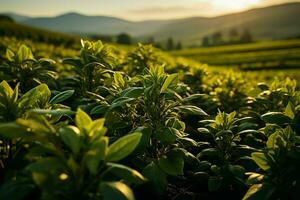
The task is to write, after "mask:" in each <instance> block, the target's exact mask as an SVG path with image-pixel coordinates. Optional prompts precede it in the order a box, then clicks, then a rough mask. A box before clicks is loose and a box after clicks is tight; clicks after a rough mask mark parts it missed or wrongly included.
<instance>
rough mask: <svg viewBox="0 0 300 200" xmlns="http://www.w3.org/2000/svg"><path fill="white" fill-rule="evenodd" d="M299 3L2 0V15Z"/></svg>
mask: <svg viewBox="0 0 300 200" xmlns="http://www.w3.org/2000/svg"><path fill="white" fill-rule="evenodd" d="M294 1H298V2H300V0H0V12H15V13H19V14H25V15H30V16H53V15H58V14H62V13H65V12H79V13H83V14H88V15H111V16H118V17H122V18H126V19H131V20H144V19H166V18H180V17H188V16H216V15H221V14H226V13H230V12H236V11H242V10H246V9H249V8H253V7H260V6H266V5H273V4H279V3H284V2H294Z"/></svg>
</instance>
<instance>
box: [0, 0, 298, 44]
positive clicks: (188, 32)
mask: <svg viewBox="0 0 300 200" xmlns="http://www.w3.org/2000/svg"><path fill="white" fill-rule="evenodd" d="M5 14H6V15H9V16H11V17H12V18H13V19H14V20H15V21H17V22H19V23H22V24H26V25H30V26H35V27H40V28H45V29H49V30H52V31H58V32H65V33H76V34H114V35H115V34H119V33H121V32H126V33H129V34H131V35H133V36H135V37H140V38H147V37H148V38H149V37H151V36H153V37H154V38H155V39H156V40H165V39H166V38H168V37H173V38H174V39H175V40H181V41H182V42H184V43H188V44H193V43H199V42H200V40H201V39H202V38H203V37H204V36H206V35H209V34H212V33H213V32H215V31H228V30H229V29H231V28H236V29H238V30H241V29H248V30H249V31H250V32H251V33H252V35H253V36H254V38H255V39H257V40H265V39H268V40H269V39H282V38H288V37H295V36H299V35H300V21H299V19H298V17H300V3H287V4H281V5H274V6H269V7H264V8H256V9H251V10H248V11H244V12H239V13H233V14H228V15H223V16H218V17H211V18H208V17H190V18H183V19H171V20H148V21H138V22H136V21H129V20H124V19H120V18H116V17H108V16H87V15H82V14H78V13H66V14H63V15H59V16H56V17H27V16H22V15H18V14H15V13H5Z"/></svg>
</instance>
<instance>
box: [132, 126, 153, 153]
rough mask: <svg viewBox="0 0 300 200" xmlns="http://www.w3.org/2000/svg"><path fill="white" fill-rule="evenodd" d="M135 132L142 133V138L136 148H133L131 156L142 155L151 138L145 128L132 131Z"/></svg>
mask: <svg viewBox="0 0 300 200" xmlns="http://www.w3.org/2000/svg"><path fill="white" fill-rule="evenodd" d="M134 131H135V132H141V133H142V137H141V140H140V142H139V144H138V145H137V147H136V148H135V150H134V152H133V154H144V152H145V150H146V148H147V146H148V145H149V142H150V137H151V131H150V129H149V128H147V127H143V126H142V127H138V128H137V129H135V130H134Z"/></svg>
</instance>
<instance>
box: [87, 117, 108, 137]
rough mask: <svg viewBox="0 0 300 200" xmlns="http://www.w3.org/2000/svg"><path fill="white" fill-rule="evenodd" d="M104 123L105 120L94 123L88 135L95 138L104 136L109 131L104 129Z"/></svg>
mask: <svg viewBox="0 0 300 200" xmlns="http://www.w3.org/2000/svg"><path fill="white" fill-rule="evenodd" d="M104 123H105V119H104V118H102V119H97V120H94V121H92V122H91V124H90V126H89V128H88V135H89V136H90V137H95V138H101V137H102V136H104V135H105V133H106V131H107V129H106V128H105V127H104Z"/></svg>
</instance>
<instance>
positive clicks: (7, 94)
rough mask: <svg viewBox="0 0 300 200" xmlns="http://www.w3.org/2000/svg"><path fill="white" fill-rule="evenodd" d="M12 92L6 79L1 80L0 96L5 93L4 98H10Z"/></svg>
mask: <svg viewBox="0 0 300 200" xmlns="http://www.w3.org/2000/svg"><path fill="white" fill-rule="evenodd" d="M13 94H14V91H13V89H12V88H11V87H10V86H9V84H8V83H7V82H6V81H2V82H1V83H0V98H1V96H2V95H5V96H4V97H5V98H6V100H8V101H9V100H10V99H11V98H12V96H13Z"/></svg>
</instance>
